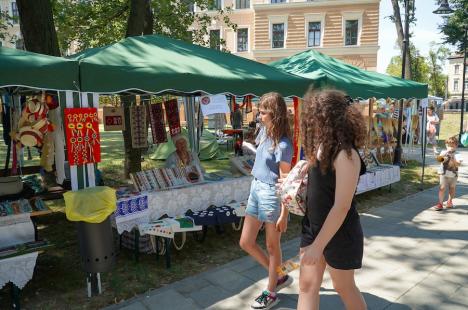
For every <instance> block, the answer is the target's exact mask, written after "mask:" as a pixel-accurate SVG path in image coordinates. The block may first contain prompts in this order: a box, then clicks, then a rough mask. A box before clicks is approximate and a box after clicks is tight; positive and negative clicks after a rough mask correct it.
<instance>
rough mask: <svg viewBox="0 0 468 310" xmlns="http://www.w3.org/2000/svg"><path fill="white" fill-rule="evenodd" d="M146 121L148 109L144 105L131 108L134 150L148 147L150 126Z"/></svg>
mask: <svg viewBox="0 0 468 310" xmlns="http://www.w3.org/2000/svg"><path fill="white" fill-rule="evenodd" d="M146 121H147V117H146V107H145V106H144V105H134V106H131V107H130V127H131V128H130V129H131V135H132V147H133V148H134V149H139V148H147V147H148V125H147V123H146Z"/></svg>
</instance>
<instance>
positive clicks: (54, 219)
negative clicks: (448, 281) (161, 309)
mask: <svg viewBox="0 0 468 310" xmlns="http://www.w3.org/2000/svg"><path fill="white" fill-rule="evenodd" d="M1 152H4V150H3V146H2V147H0V158H4V157H3V156H4V153H3V154H2V153H1ZM102 155H103V156H102V158H103V162H102V163H101V164H100V165H99V167H100V169H101V170H102V172H103V173H102V174H103V178H104V181H105V182H106V184H107V185H110V186H117V185H121V184H125V183H126V182H125V181H124V180H123V169H122V167H123V160H122V158H123V142H122V138H121V134H120V133H119V132H115V133H112V132H103V133H102ZM144 157H145V158H147V157H148V156H147V155H145V156H144ZM142 164H143V167H145V168H149V167H154V166H159V165H161V164H162V163H161V162H155V161H151V160H145V161H144V162H143V163H142ZM202 164H203V165H204V167H205V168H206V170H207V171H208V172H216V171H229V170H230V164H229V160H212V161H206V162H202ZM420 172H421V169H420V166H419V164H417V163H416V162H409V163H408V166H406V167H405V168H404V169H402V171H401V180H402V181H401V182H399V183H397V184H394V185H392V191H389V190H388V188H382V189H380V190H374V191H372V192H368V193H365V194H362V195H359V196H358V197H357V203H358V209H359V211H360V212H365V211H368V210H370V209H372V208H374V207H378V206H382V205H385V204H386V203H389V202H392V201H395V200H397V199H400V198H403V197H405V196H407V195H410V194H412V193H416V192H418V191H419V190H420V189H421V187H420ZM426 175H427V177H426V179H425V185H424V188H428V187H431V186H434V185H435V184H437V175H436V172H435V171H434V170H433V169H431V168H428V169H427V170H426ZM49 206H50V207H51V208H52V209H53V210H54V211H55V212H54V213H53V214H50V215H47V216H43V217H40V218H39V219H38V225H39V235H40V237H42V238H46V239H48V240H49V241H50V242H52V243H53V244H55V247H54V248H52V249H50V250H47V251H46V252H45V253H43V254H41V255H39V257H38V260H37V265H36V269H35V272H34V277H33V279H32V280H31V281H30V282H29V283H28V284H27V285H26V287H25V288H24V290H23V291H22V305H23V308H24V309H98V308H100V307H103V306H106V305H110V304H113V303H118V302H120V301H122V300H125V299H128V298H131V297H133V296H135V295H138V294H142V293H144V292H146V291H148V290H151V289H155V288H159V287H162V286H165V285H167V284H169V283H171V282H174V281H177V280H180V279H183V278H185V277H187V276H189V275H192V274H196V273H199V272H202V271H205V270H208V269H211V268H214V267H216V266H219V265H222V264H225V263H227V262H229V261H231V260H233V259H236V258H239V257H242V256H244V255H245V253H244V252H242V251H241V250H240V248H239V246H238V241H239V237H240V232H238V231H234V230H233V229H232V228H231V227H225V228H226V232H225V233H224V234H222V235H218V234H216V232H215V231H214V230H213V229H210V230H209V231H208V235H207V238H206V240H205V242H204V243H199V242H197V241H195V240H193V238H191V235H188V236H187V237H188V238H187V242H186V245H185V246H184V248H183V250H182V251H180V252H178V251H173V252H172V268H171V269H169V270H168V269H166V268H165V265H164V260H163V259H161V260H160V261H159V262H156V256H155V255H141V256H140V262H139V263H138V264H137V263H135V261H134V260H133V252H132V251H129V250H126V249H122V250H121V251H120V252H119V255H118V257H117V266H116V268H115V269H114V270H113V271H112V272H108V273H104V274H102V284H103V289H104V292H103V294H102V295H100V296H97V297H94V298H92V299H88V298H87V297H86V284H85V274H84V272H83V271H82V270H81V265H80V261H79V249H78V241H77V236H76V227H75V224H74V223H71V222H69V221H67V220H66V218H65V214H64V203H63V200H57V201H53V202H49ZM409 207H410V206H409ZM300 222H301V218H300V217H297V216H291V221H290V223H289V228H288V231H287V232H286V233H285V234H284V235H283V237H282V240H290V239H292V238H295V237H298V236H299V235H300ZM260 243H262V244H263V243H264V234H263V233H261V234H260ZM9 298H10V297H9V291H8V290H7V289H6V288H3V289H1V290H0V305H2V307H3V305H7V304H8V303H9ZM0 308H1V307H0Z"/></svg>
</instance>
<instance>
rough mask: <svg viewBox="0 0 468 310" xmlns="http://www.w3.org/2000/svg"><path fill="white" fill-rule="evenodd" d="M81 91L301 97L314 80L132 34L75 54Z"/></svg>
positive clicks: (173, 42)
mask: <svg viewBox="0 0 468 310" xmlns="http://www.w3.org/2000/svg"><path fill="white" fill-rule="evenodd" d="M70 58H71V59H74V60H77V61H79V64H80V76H81V79H80V80H81V91H83V92H99V93H119V92H125V91H140V92H144V93H153V94H162V93H172V94H183V95H188V94H194V95H198V94H200V93H208V94H218V93H226V94H233V95H237V96H242V95H247V94H253V95H257V96H260V95H263V94H264V93H266V92H269V91H277V92H279V93H281V94H282V95H283V96H302V95H303V94H304V92H305V91H306V90H307V87H308V85H309V84H310V81H309V80H307V79H304V78H301V77H298V76H295V75H292V74H289V73H285V72H283V71H280V70H277V69H274V68H271V67H269V66H267V65H264V64H261V63H258V62H255V61H251V60H248V59H245V58H242V57H238V56H235V55H232V54H228V53H224V52H220V51H217V50H214V49H210V48H205V47H202V46H198V45H194V44H190V43H186V42H183V41H180V40H175V39H170V38H167V37H163V36H158V35H148V36H139V37H129V38H126V39H123V40H121V41H119V42H117V43H115V44H112V45H109V46H106V47H102V48H94V49H89V50H86V51H84V52H81V53H79V54H76V55H73V56H71V57H70Z"/></svg>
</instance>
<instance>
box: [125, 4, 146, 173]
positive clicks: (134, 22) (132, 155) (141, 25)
mask: <svg viewBox="0 0 468 310" xmlns="http://www.w3.org/2000/svg"><path fill="white" fill-rule="evenodd" d="M152 33H153V13H152V11H151V0H131V4H130V15H129V17H128V22H127V32H126V34H125V36H126V37H132V36H140V35H142V34H152ZM120 98H121V102H122V105H123V107H124V113H125V115H126V116H127V117H126V118H125V130H123V131H122V134H123V138H124V146H125V171H124V172H125V177H126V178H128V177H129V174H130V173H133V172H138V171H141V149H134V148H133V147H132V136H131V129H130V120H129V118H128V116H129V115H130V106H131V103H132V102H135V101H136V100H135V96H121V97H120Z"/></svg>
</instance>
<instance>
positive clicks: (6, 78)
mask: <svg viewBox="0 0 468 310" xmlns="http://www.w3.org/2000/svg"><path fill="white" fill-rule="evenodd" d="M0 63H1V68H2V69H1V71H0V102H1V104H0V111H1V123H2V124H1V126H2V133H3V137H2V138H3V139H2V151H1V153H2V158H1V159H2V165H3V163H4V167H2V170H1V176H0V288H2V287H4V286H5V285H8V284H9V285H10V287H11V292H12V297H13V298H12V301H13V305H12V307H13V308H15V309H19V307H20V304H19V292H20V290H21V289H22V288H23V287H24V286H25V285H26V284H27V283H28V282H29V281H30V280H31V279H32V277H33V274H34V269H35V266H36V261H37V258H38V255H39V254H40V253H43V252H44V251H47V249H48V248H49V247H51V246H52V245H51V244H50V243H49V242H48V241H47V240H43V239H42V236H41V235H40V234H39V233H38V230H37V225H36V219H37V218H38V217H40V216H43V215H45V214H49V213H51V211H50V210H49V209H48V208H47V206H46V205H45V204H44V202H43V197H44V189H43V188H41V187H40V186H37V183H36V182H35V181H36V179H35V178H34V177H33V178H29V177H23V178H21V176H25V175H27V174H30V173H36V172H39V170H40V169H42V170H43V171H49V172H50V171H52V166H53V165H54V163H60V162H64V160H65V157H64V153H63V152H55V151H54V149H55V150H59V149H63V146H64V137H63V133H62V132H61V126H60V125H59V124H61V118H62V116H61V115H62V111H61V109H60V108H59V106H58V101H57V96H56V95H55V94H56V92H57V91H64V90H73V89H76V84H75V82H76V81H78V67H77V63H76V62H75V61H72V60H66V59H63V58H58V57H52V56H46V55H40V54H35V53H29V52H26V51H22V50H16V49H10V48H3V47H0ZM33 94H34V95H38V97H37V98H38V99H37V100H29V101H26V102H23V101H22V100H21V96H22V95H33ZM41 102H47V103H46V104H41ZM38 150H39V151H40V152H41V153H40V159H38V160H37V161H36V163H37V165H34V166H30V165H29V166H28V165H27V164H26V162H27V160H26V157H28V155H30V154H28V153H31V152H34V153H36V152H37V151H38ZM57 172H58V177H59V178H60V177H62V173H63V171H62V170H60V169H57ZM63 178H64V175H63Z"/></svg>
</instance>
